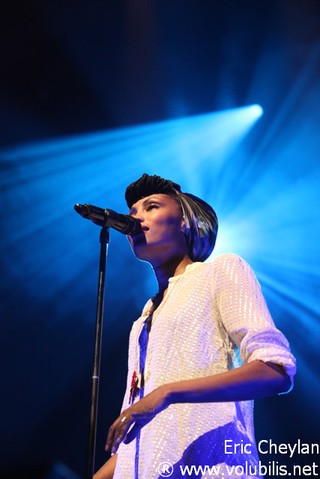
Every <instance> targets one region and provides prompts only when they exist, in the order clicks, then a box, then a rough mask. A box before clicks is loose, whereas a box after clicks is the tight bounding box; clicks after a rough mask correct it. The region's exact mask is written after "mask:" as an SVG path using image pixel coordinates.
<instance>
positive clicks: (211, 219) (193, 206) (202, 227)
mask: <svg viewBox="0 0 320 479" xmlns="http://www.w3.org/2000/svg"><path fill="white" fill-rule="evenodd" d="M158 193H162V194H165V195H170V196H172V197H174V198H175V199H176V200H177V202H178V204H179V205H180V207H181V211H182V215H183V218H184V221H185V236H186V240H187V244H188V247H189V256H190V259H192V261H205V260H206V259H207V258H208V257H209V256H210V254H211V253H212V251H213V249H214V246H215V243H216V237H217V233H218V218H217V215H216V213H215V211H214V209H213V208H212V207H211V206H210V205H209V204H208V203H206V202H205V201H204V200H202V199H200V198H198V197H197V196H195V195H192V194H191V193H184V192H182V191H181V187H180V185H178V183H174V182H173V181H171V180H166V179H165V178H161V177H160V176H157V175H152V176H150V175H148V174H146V173H144V174H143V175H142V176H141V178H139V179H138V180H136V181H134V182H133V183H131V184H130V185H129V186H128V187H127V189H126V192H125V198H126V201H127V205H128V207H129V208H131V207H132V205H133V204H134V203H136V202H137V201H139V200H141V199H142V198H145V197H147V196H150V195H154V194H158Z"/></svg>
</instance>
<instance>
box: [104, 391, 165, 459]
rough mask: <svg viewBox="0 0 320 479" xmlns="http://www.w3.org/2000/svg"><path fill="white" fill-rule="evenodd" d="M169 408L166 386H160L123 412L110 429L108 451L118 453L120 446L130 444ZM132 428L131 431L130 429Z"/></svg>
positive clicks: (107, 443)
mask: <svg viewBox="0 0 320 479" xmlns="http://www.w3.org/2000/svg"><path fill="white" fill-rule="evenodd" d="M168 406H169V402H168V400H167V391H166V386H160V387H159V388H157V389H155V390H154V391H152V392H151V393H150V394H148V395H147V396H145V397H144V398H142V399H141V400H140V401H138V402H136V403H135V404H133V405H132V406H130V407H129V408H128V409H126V410H125V411H123V412H122V413H121V414H120V416H119V417H118V418H117V419H116V420H115V422H114V423H113V424H112V426H111V427H110V429H109V432H108V437H107V442H106V450H111V452H112V454H114V453H115V452H117V450H118V447H119V444H120V443H121V442H124V443H125V444H128V443H129V442H131V441H132V440H133V439H134V438H135V437H136V436H137V434H138V432H139V431H140V429H141V428H142V427H143V426H145V425H146V424H148V422H150V421H151V420H152V419H153V418H154V417H155V416H156V415H157V414H158V413H159V412H161V411H163V410H164V409H166V408H167V407H168ZM130 428H131V429H130Z"/></svg>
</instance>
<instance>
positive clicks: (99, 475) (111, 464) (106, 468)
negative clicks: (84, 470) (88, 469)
mask: <svg viewBox="0 0 320 479" xmlns="http://www.w3.org/2000/svg"><path fill="white" fill-rule="evenodd" d="M116 462H117V454H114V455H113V456H111V457H110V459H109V460H108V461H107V462H106V463H105V464H104V465H103V466H102V467H101V468H100V469H99V471H97V472H96V473H95V475H94V476H93V479H112V478H113V473H114V470H115V467H116Z"/></svg>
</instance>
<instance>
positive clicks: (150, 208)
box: [147, 203, 158, 211]
mask: <svg viewBox="0 0 320 479" xmlns="http://www.w3.org/2000/svg"><path fill="white" fill-rule="evenodd" d="M154 208H158V205H157V204H156V203H150V204H149V205H148V206H147V211H149V210H153V209H154Z"/></svg>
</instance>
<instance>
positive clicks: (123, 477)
mask: <svg viewBox="0 0 320 479" xmlns="http://www.w3.org/2000/svg"><path fill="white" fill-rule="evenodd" d="M151 305H152V302H151V300H149V301H148V302H147V304H146V306H145V308H144V310H143V313H142V316H141V317H140V318H139V319H138V320H137V321H136V322H135V323H134V325H133V328H132V331H131V334H130V343H129V369H128V380H127V390H126V394H125V397H124V402H123V409H126V408H127V407H128V406H129V390H130V385H131V378H132V375H133V372H134V371H136V372H138V371H139V344H138V338H139V334H140V331H141V328H142V326H143V322H144V320H145V319H146V317H147V316H148V312H149V310H150V308H151ZM256 359H260V360H262V361H265V362H266V361H271V362H274V363H276V364H281V365H283V366H284V367H285V369H286V371H287V373H288V375H289V376H290V378H291V379H292V378H293V376H294V374H295V359H294V357H293V356H292V354H291V353H290V349H289V345H288V342H287V340H286V338H285V337H284V336H283V334H282V333H281V332H280V331H279V330H277V329H276V327H275V325H274V323H273V321H272V319H271V316H270V313H269V311H268V309H267V306H266V303H265V300H264V298H263V296H262V293H261V289H260V285H259V283H258V282H257V280H256V277H255V275H254V273H253V271H252V270H251V268H250V266H249V265H248V264H247V263H246V262H245V261H244V260H243V259H242V258H240V257H239V256H237V255H234V254H225V255H221V256H218V257H217V258H215V259H214V260H213V261H212V262H208V263H193V264H191V265H189V266H187V268H186V270H185V272H184V273H183V274H182V275H179V276H175V277H173V278H171V279H170V280H169V288H168V292H167V294H166V296H165V298H164V299H163V301H162V303H161V304H160V306H159V307H158V308H157V309H156V311H155V312H154V314H153V320H152V328H151V332H150V335H149V342H148V349H147V359H146V370H145V395H146V394H148V393H149V392H151V391H153V390H154V389H155V388H157V387H158V386H160V385H162V384H166V383H170V382H174V381H180V380H184V379H191V378H198V377H203V376H210V375H213V374H216V373H220V372H223V371H227V370H228V369H232V368H235V367H238V366H240V365H241V364H245V363H248V362H250V361H253V360H256ZM226 441H229V442H226ZM235 443H238V444H243V445H246V444H249V446H246V449H247V451H246V452H247V453H244V454H241V453H240V454H239V453H238V454H233V453H231V454H230V451H231V450H232V447H233V444H235ZM226 452H228V454H227V453H226ZM237 452H239V451H237ZM258 461H259V459H258V455H257V451H256V446H255V439H254V428H253V401H242V402H226V403H197V404H188V403H184V404H173V405H170V406H169V407H168V408H167V409H166V410H164V411H162V412H161V413H159V414H158V415H157V416H156V417H155V418H154V419H153V420H152V421H151V422H150V423H149V424H147V425H146V426H145V427H143V428H142V430H141V433H140V435H139V437H138V439H137V440H134V441H133V442H132V443H130V444H128V445H125V444H121V445H120V447H119V450H118V458H117V466H116V470H115V474H114V479H156V478H161V477H171V478H175V479H176V478H181V477H199V478H200V477H203V478H205V477H230V478H232V477H234V478H239V477H242V478H243V479H244V478H247V477H251V478H253V477H259V472H258V471H257V473H255V469H254V468H257V467H258ZM163 463H165V464H163ZM169 463H170V464H171V465H172V466H173V473H172V474H171V475H170V472H171V471H172V468H171V466H170V464H169ZM161 464H162V465H161ZM186 465H189V467H191V466H194V468H195V467H199V466H202V467H203V468H204V469H203V471H204V472H203V474H202V473H201V472H199V471H200V469H198V473H197V472H196V469H193V474H191V473H190V470H189V474H187V473H186V472H185V474H184V475H183V469H181V467H182V468H183V467H185V466H186ZM206 466H207V468H206V469H205V467H206ZM213 466H214V467H215V468H216V469H214V468H213ZM232 467H233V468H235V467H237V469H236V470H234V469H232ZM208 468H209V469H208ZM228 468H229V469H228ZM241 468H245V469H241ZM250 468H251V469H250ZM209 471H211V472H209ZM232 471H233V472H232ZM241 471H243V472H242V473H241ZM206 472H207V473H206ZM239 472H240V475H239ZM166 473H167V475H166Z"/></svg>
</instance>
